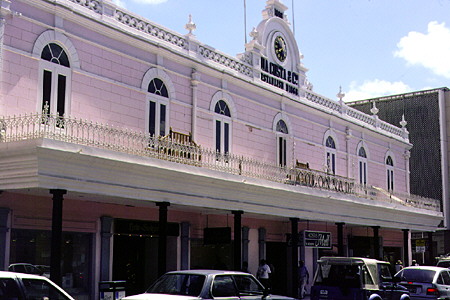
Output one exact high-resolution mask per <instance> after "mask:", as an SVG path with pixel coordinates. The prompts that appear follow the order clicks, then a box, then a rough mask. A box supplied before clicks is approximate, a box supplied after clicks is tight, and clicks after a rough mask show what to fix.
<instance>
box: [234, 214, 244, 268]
mask: <svg viewBox="0 0 450 300" xmlns="http://www.w3.org/2000/svg"><path fill="white" fill-rule="evenodd" d="M232 213H233V215H234V245H233V246H234V270H235V271H239V270H240V269H241V265H242V214H243V213H244V212H243V211H242V210H234V211H232Z"/></svg>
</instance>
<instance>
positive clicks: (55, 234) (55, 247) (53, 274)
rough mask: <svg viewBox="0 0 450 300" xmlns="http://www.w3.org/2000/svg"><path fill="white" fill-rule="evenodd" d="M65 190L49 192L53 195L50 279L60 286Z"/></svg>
mask: <svg viewBox="0 0 450 300" xmlns="http://www.w3.org/2000/svg"><path fill="white" fill-rule="evenodd" d="M66 193H67V191H66V190H58V189H54V190H50V194H52V195H53V211H52V240H51V249H50V279H51V280H52V281H53V282H54V283H56V284H57V285H61V283H62V277H61V257H62V215H63V200H64V195H65V194H66Z"/></svg>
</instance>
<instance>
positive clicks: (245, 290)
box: [233, 275, 270, 300]
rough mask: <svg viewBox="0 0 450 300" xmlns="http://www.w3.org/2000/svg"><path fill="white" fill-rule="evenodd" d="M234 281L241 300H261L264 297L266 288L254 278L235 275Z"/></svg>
mask: <svg viewBox="0 0 450 300" xmlns="http://www.w3.org/2000/svg"><path fill="white" fill-rule="evenodd" d="M233 279H234V282H235V284H236V287H237V289H238V292H239V297H240V299H241V300H244V299H245V300H260V299H262V298H263V297H264V287H263V286H262V285H261V284H260V283H259V282H258V281H256V279H255V278H254V277H253V276H251V275H234V276H233ZM269 299H270V298H269Z"/></svg>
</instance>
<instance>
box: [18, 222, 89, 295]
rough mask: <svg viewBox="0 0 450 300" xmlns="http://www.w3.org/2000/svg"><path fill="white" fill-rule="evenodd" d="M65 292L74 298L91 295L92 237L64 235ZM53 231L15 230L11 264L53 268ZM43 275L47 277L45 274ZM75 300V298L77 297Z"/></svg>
mask: <svg viewBox="0 0 450 300" xmlns="http://www.w3.org/2000/svg"><path fill="white" fill-rule="evenodd" d="M62 238H63V242H62V245H61V246H62V252H61V253H62V258H61V267H62V269H61V270H62V272H61V273H62V276H63V277H62V288H64V289H65V290H66V291H67V292H68V293H69V294H71V295H74V296H76V295H89V294H90V292H91V291H90V287H91V280H92V279H93V278H91V272H90V271H91V269H92V259H91V253H92V238H93V237H92V234H90V233H76V232H63V237H62ZM50 248H51V231H40V230H25V229H13V230H12V231H11V254H10V264H14V263H29V264H32V265H34V266H37V267H39V268H42V270H48V269H49V266H50ZM44 275H46V276H48V273H47V272H46V271H44ZM75 298H76V297H75Z"/></svg>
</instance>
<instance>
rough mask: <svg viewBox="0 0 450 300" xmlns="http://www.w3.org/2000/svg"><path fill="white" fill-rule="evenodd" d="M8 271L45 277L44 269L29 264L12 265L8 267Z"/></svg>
mask: <svg viewBox="0 0 450 300" xmlns="http://www.w3.org/2000/svg"><path fill="white" fill-rule="evenodd" d="M8 271H10V272H16V273H25V274H35V275H43V274H44V270H43V269H41V268H39V267H38V266H35V265H32V264H28V263H16V264H10V265H9V267H8Z"/></svg>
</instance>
